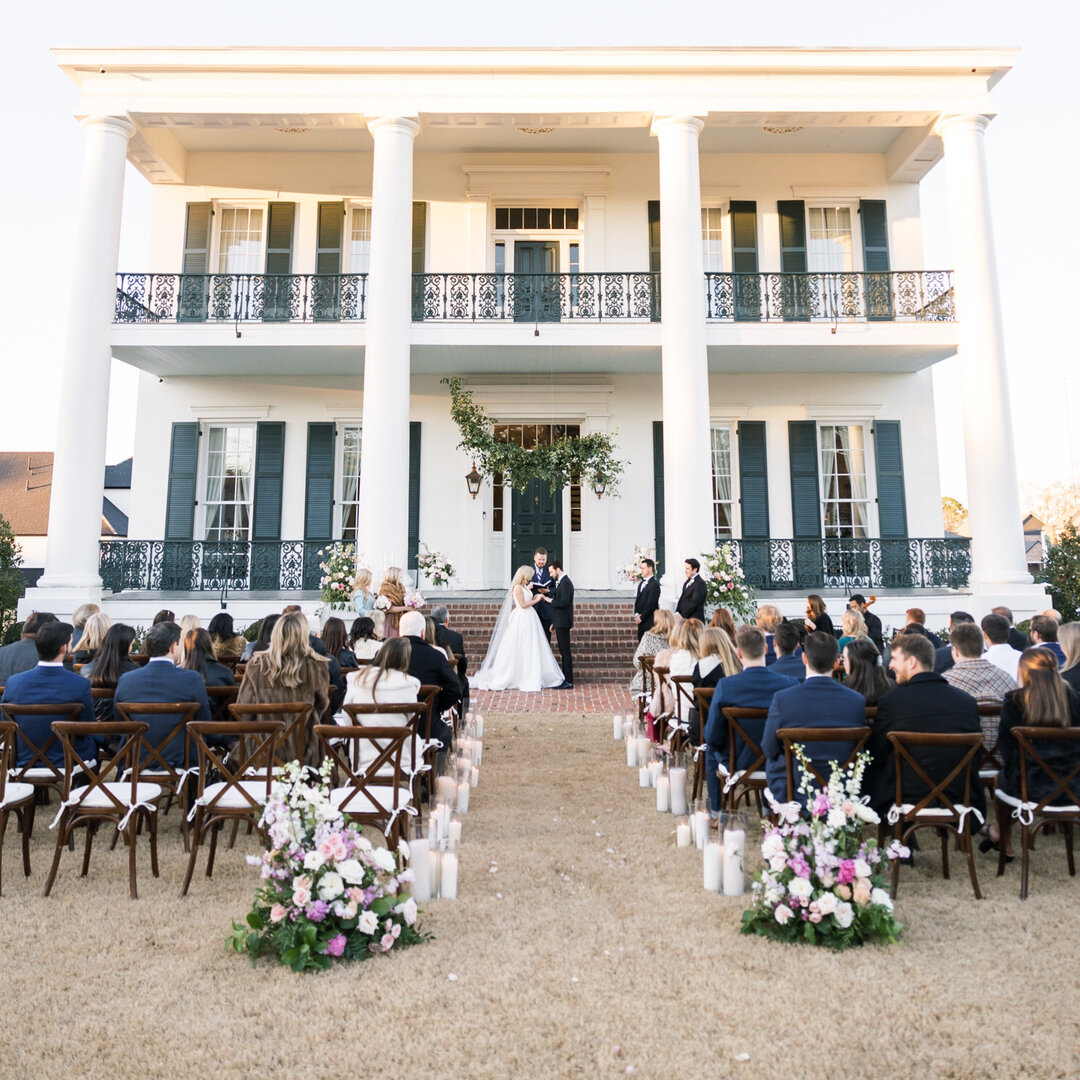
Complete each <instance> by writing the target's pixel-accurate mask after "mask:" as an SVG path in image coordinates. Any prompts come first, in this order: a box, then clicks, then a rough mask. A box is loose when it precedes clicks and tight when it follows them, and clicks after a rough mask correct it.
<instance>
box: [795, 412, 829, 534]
mask: <svg viewBox="0 0 1080 1080" xmlns="http://www.w3.org/2000/svg"><path fill="white" fill-rule="evenodd" d="M817 439H818V436H817V423H816V422H815V421H813V420H789V421H788V455H789V458H790V463H791V521H792V533H793V535H794V538H795V539H796V540H808V539H820V538H821V494H820V491H819V487H818V446H817Z"/></svg>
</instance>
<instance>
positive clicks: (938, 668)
mask: <svg viewBox="0 0 1080 1080" xmlns="http://www.w3.org/2000/svg"><path fill="white" fill-rule="evenodd" d="M953 664H954V662H953V655H952V646H951V645H942V646H941V648H940V649H935V650H934V674H935V675H943V674H944V673H945V672H946V671H948V670H949V668H951V667H953Z"/></svg>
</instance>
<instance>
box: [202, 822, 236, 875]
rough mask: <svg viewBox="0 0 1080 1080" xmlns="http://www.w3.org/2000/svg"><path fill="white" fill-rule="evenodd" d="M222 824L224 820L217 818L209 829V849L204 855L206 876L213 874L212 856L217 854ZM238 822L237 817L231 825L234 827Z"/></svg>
mask: <svg viewBox="0 0 1080 1080" xmlns="http://www.w3.org/2000/svg"><path fill="white" fill-rule="evenodd" d="M224 824H225V822H224V821H222V820H220V819H219V820H218V821H215V822H214V824H213V826H212V827H211V829H210V850H209V852H207V855H206V876H207V877H211V876H212V875H213V873H214V856H215V855H216V854H217V842H218V833H220V832H221V826H222V825H224ZM239 824H240V819H239V818H237V819H236V820H235V821H234V822H233V827H234V828H235V827H236V826H238V825H239ZM229 846H230V847H231V846H232V845H231V844H230V845H229Z"/></svg>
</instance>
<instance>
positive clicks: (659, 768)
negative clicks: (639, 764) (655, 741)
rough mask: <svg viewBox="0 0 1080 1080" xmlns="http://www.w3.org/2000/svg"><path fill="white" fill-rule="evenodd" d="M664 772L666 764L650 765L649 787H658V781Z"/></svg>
mask: <svg viewBox="0 0 1080 1080" xmlns="http://www.w3.org/2000/svg"><path fill="white" fill-rule="evenodd" d="M663 771H664V763H663V762H662V761H653V762H650V763H649V787H656V779H657V777H658V776H659V775H660V774H661V773H662V772H663Z"/></svg>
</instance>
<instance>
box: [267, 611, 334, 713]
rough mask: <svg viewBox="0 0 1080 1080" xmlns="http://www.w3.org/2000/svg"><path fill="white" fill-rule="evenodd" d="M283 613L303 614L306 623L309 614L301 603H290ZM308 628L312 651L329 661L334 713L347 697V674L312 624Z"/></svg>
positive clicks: (332, 711) (331, 711)
mask: <svg viewBox="0 0 1080 1080" xmlns="http://www.w3.org/2000/svg"><path fill="white" fill-rule="evenodd" d="M281 614H282V615H302V616H303V618H304V621H305V623H306V622H307V616H306V615H304V613H303V609H302V608H301V607H300V605H299V604H289V605H288V606H287V607H284V608H282V609H281ZM308 629H309V632H308V644H309V645H310V646H311V650H312V652H314V653H315V654H316V655H317V656H322V657H325V658H326V661H327V668H328V670H329V675H330V713H331V715H333V714H334V713H336V712H337V711H338V709H340V708H341V703H342V701H343V700H344V699H345V676H344V675H342V674H341V665H340V664H339V663H338V659H337V657H336V656H334V655H333V654H332V653H329V652H327V651H326V646H325V645H323V643H322V639H321V638H320V637H319V635H318V634H315V633H312V632H311V631H310V624H308Z"/></svg>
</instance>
